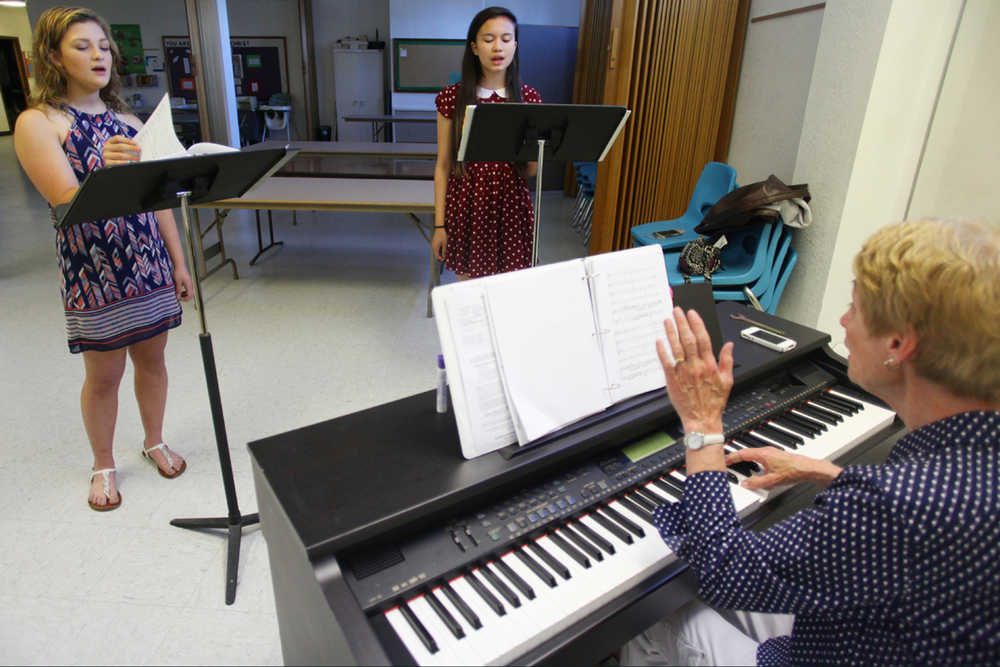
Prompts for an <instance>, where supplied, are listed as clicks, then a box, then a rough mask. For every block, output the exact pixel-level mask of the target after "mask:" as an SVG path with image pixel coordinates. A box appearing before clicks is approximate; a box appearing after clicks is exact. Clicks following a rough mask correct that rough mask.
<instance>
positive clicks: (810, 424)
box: [782, 409, 826, 435]
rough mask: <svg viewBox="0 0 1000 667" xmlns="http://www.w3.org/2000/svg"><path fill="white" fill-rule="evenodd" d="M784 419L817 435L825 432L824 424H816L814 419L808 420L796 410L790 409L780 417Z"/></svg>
mask: <svg viewBox="0 0 1000 667" xmlns="http://www.w3.org/2000/svg"><path fill="white" fill-rule="evenodd" d="M782 417H784V418H785V419H787V420H789V421H792V422H795V423H797V424H801V425H802V426H803V427H805V428H809V429H812V431H813V433H814V434H816V435H819V434H820V433H824V432H825V431H826V424H824V423H823V422H818V421H816V420H815V419H810V418H809V417H806V416H805V415H803V414H800V413H799V412H797V411H796V410H794V409H792V410H789V411H788V412H786V413H785V414H783V415H782Z"/></svg>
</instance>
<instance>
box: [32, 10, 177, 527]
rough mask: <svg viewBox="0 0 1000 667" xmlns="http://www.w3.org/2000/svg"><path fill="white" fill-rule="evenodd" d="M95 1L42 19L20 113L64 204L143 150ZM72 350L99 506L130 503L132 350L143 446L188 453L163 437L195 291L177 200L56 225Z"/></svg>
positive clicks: (36, 169) (38, 165) (164, 462)
mask: <svg viewBox="0 0 1000 667" xmlns="http://www.w3.org/2000/svg"><path fill="white" fill-rule="evenodd" d="M110 35H111V31H110V29H109V28H108V25H107V23H105V21H104V19H102V18H101V17H100V16H98V15H97V14H96V13H94V12H93V11H92V10H89V9H82V8H79V7H54V8H52V9H49V10H47V11H45V12H44V13H43V14H42V15H41V16H40V17H39V19H38V25H37V26H36V28H35V36H34V48H35V62H36V67H37V74H36V81H37V82H38V86H39V90H38V95H37V96H36V99H35V104H34V106H33V107H32V108H31V109H28V110H27V111H25V112H24V113H22V114H21V115H20V116H19V117H18V119H17V125H16V127H15V130H14V148H15V151H16V153H17V157H18V160H19V161H20V163H21V166H22V167H23V168H24V170H25V172H27V174H28V177H29V178H30V179H31V182H32V183H34V185H35V187H36V188H38V191H39V192H40V193H41V194H42V196H43V197H45V199H46V200H47V201H48V202H49V205H50V206H56V205H58V204H62V203H65V202H68V201H70V200H72V198H73V196H74V195H75V194H76V191H77V189H78V188H79V185H80V183H81V182H82V181H83V179H84V178H85V177H86V175H87V174H88V173H89V172H91V171H93V170H95V169H100V168H101V167H104V166H110V165H114V164H122V163H126V162H136V161H138V159H139V148H138V146H137V144H136V143H135V142H134V141H132V137H133V136H135V134H136V132H137V131H138V129H139V128H140V127H141V126H142V123H141V122H140V121H139V119H138V118H136V117H135V116H134V115H132V114H129V113H125V112H124V105H123V104H122V101H121V99H120V98H119V97H118V90H119V89H120V86H121V83H120V81H119V78H118V74H117V66H118V63H119V61H120V55H119V52H118V47H117V46H116V44H115V42H114V40H112V39H111V36H110ZM56 247H57V250H58V258H59V268H60V269H61V274H62V275H61V279H62V283H61V286H60V292H61V295H62V299H63V308H64V312H65V315H66V333H67V336H68V339H69V350H70V352H72V353H81V354H82V355H83V363H84V369H85V377H84V381H83V390H82V391H81V395H80V405H81V410H82V412H83V423H84V428H85V429H86V431H87V437H88V439H89V440H90V446H91V449H92V450H93V454H94V465H93V471H92V472H91V475H90V482H91V483H90V495H89V498H88V503H89V504H90V507H91V508H93V509H95V510H98V511H105V510H110V509H115V508H116V507H118V506H120V505H121V501H122V497H121V494H120V493H119V492H118V488H117V476H116V471H115V460H114V453H113V446H112V444H113V438H114V428H115V420H116V418H117V413H118V386H119V383H120V382H121V378H122V375H123V373H124V371H125V360H126V356H129V357H131V359H132V364H133V367H134V370H135V395H136V400H137V401H138V404H139V413H140V415H141V417H142V424H143V429H144V431H145V441H144V442H143V444H142V449H141V454H142V455H143V457H144V458H146V459H147V460H149V461H150V462H152V463H153V464H155V465H156V467H157V470H158V471H159V473H160V475H162V476H164V477H168V478H172V477H176V476H178V475H180V474H181V473H182V472H184V470H185V469H186V467H187V463H186V462H185V461H184V459H183V458H182V457H181V456H179V455H178V454H176V453H175V452H173V451H171V450H170V449H169V448H167V446H166V445H165V444H163V436H162V429H163V413H164V408H165V406H166V398H167V370H166V365H165V363H164V348H165V346H166V343H167V330H169V329H172V328H174V327H176V326H179V325H180V323H181V307H180V304H179V303H178V299H179V300H181V301H187V300H189V299H190V298H191V295H192V294H193V287H192V283H191V276H190V275H189V273H188V270H187V267H186V266H185V263H184V254H183V251H182V249H181V244H180V238H179V237H178V234H177V225H176V224H175V222H174V218H173V214H172V212H171V211H170V210H164V211H157V212H155V213H154V212H152V211H147V212H143V213H137V214H134V215H128V216H125V217H122V218H114V219H108V220H95V221H93V222H87V223H84V224H81V225H77V226H75V227H73V228H71V229H64V230H63V229H60V230H57V232H56Z"/></svg>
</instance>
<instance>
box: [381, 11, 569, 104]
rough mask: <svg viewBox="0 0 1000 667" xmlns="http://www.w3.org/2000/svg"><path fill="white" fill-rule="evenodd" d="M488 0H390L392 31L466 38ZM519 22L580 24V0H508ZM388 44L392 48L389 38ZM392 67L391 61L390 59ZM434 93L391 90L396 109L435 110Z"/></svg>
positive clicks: (413, 35) (394, 34)
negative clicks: (471, 25)
mask: <svg viewBox="0 0 1000 667" xmlns="http://www.w3.org/2000/svg"><path fill="white" fill-rule="evenodd" d="M494 4H495V3H494V2H488V1H487V0H389V31H390V35H391V37H393V38H402V37H406V38H424V39H434V38H437V39H465V36H466V33H467V32H468V29H469V23H470V22H471V21H472V17H474V16H475V15H476V13H477V12H478V11H479V10H481V9H485V8H486V7H490V6H493V5H494ZM503 6H505V7H507V8H508V9H510V10H511V11H512V12H513V13H514V16H516V17H517V20H518V23H525V24H530V25H561V26H574V27H576V26H579V24H580V0H545V2H538V1H537V0H507V2H504V3H503ZM386 47H387V48H388V49H390V51H389V53H390V60H391V53H392V51H391V48H392V43H391V41H389V42H388V43H387V44H386ZM390 67H391V63H390ZM434 97H435V95H434V94H433V93H396V92H393V93H392V108H393V110H394V111H433V110H434Z"/></svg>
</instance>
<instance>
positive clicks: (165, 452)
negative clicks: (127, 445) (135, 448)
mask: <svg viewBox="0 0 1000 667" xmlns="http://www.w3.org/2000/svg"><path fill="white" fill-rule="evenodd" d="M157 449H159V450H162V451H163V456H164V458H166V459H167V466H168V467H169V468H170V469H172V470H173V471H174V474H172V475H168V474H167V473H165V472H163V468H161V467H160V465H159V464H158V463H157V462H156V459H154V458H153V457H152V456H150V454H149V453H150V452H153V451H156V450H157ZM142 457H143V458H144V459H146V460H147V461H149V462H150V463H152V464H153V466H155V467H156V471H157V472H158V473H160V476H162V477H166V478H167V479H173V478H174V477H177V476H179V475H180V474H181V473H182V472H184V471H185V470H187V461H181V467H180V468H178V467H177V466H176V465H174V461H175V460H176V459H174V457H173V455H171V453H170V450H169V449H167V445H166V443H162V442H161V443H160V444H158V445H155V446H153V447H149V448H148V449H147V448H146V447H143V448H142Z"/></svg>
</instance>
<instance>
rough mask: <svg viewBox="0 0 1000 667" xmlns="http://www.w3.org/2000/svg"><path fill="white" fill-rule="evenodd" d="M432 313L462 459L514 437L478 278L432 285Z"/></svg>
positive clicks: (486, 451)
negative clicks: (476, 279) (446, 377)
mask: <svg viewBox="0 0 1000 667" xmlns="http://www.w3.org/2000/svg"><path fill="white" fill-rule="evenodd" d="M431 298H432V299H433V301H434V314H435V320H436V323H437V328H438V337H439V339H440V341H441V351H442V353H443V354H444V359H445V368H446V369H447V371H448V384H449V388H450V390H451V403H452V410H453V411H454V413H455V421H456V424H457V426H458V437H459V440H460V442H461V445H462V455H463V456H465V458H468V459H471V458H475V457H477V456H479V455H481V454H486V453H488V452H492V451H494V450H497V449H500V448H501V447H506V446H507V445H512V444H514V443H515V442H517V438H516V437H515V434H514V425H513V423H512V422H511V417H510V413H509V412H508V410H507V400H506V398H505V397H504V393H503V385H502V384H501V382H500V375H499V370H498V367H497V360H496V357H495V356H494V353H493V343H492V341H491V336H490V329H489V324H488V322H487V318H486V305H485V303H484V302H483V286H482V283H481V282H479V281H466V282H461V283H453V284H451V285H444V286H441V287H436V288H434V291H433V292H432V293H431Z"/></svg>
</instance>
